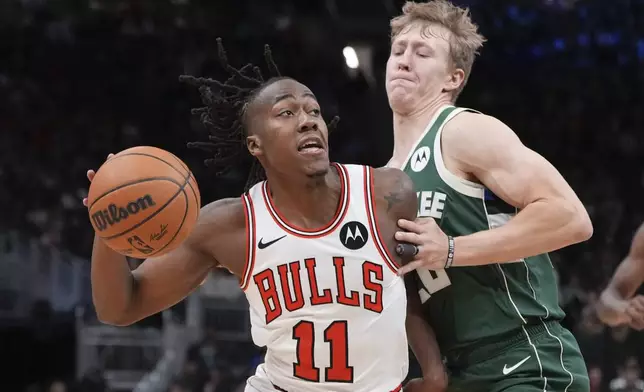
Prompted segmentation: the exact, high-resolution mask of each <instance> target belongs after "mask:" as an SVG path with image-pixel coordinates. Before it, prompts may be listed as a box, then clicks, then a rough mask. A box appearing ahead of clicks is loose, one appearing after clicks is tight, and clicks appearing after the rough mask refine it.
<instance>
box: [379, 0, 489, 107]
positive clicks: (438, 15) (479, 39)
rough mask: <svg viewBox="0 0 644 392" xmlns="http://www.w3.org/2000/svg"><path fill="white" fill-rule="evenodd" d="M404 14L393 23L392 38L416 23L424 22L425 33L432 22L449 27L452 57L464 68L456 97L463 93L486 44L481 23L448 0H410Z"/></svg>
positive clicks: (455, 63) (452, 60)
mask: <svg viewBox="0 0 644 392" xmlns="http://www.w3.org/2000/svg"><path fill="white" fill-rule="evenodd" d="M402 10H403V14H402V15H399V16H397V17H395V18H393V19H392V20H391V22H390V25H391V39H392V42H393V40H394V39H395V38H396V36H397V35H398V34H400V33H401V32H402V31H403V30H405V29H407V28H409V27H411V26H412V25H414V24H416V23H421V24H423V33H426V32H427V30H428V29H429V27H430V25H439V26H442V27H444V28H445V29H447V30H449V32H450V33H451V34H450V35H449V40H448V43H449V51H450V60H451V62H452V65H453V66H454V67H455V68H460V69H462V70H463V72H464V74H465V77H464V79H463V84H461V86H460V87H459V88H458V89H456V90H455V91H454V95H453V99H454V100H456V97H458V95H459V94H460V93H461V91H462V90H463V88H464V87H465V84H466V83H467V80H468V79H469V77H470V73H471V72H472V64H474V58H475V57H476V55H477V54H478V50H479V49H480V48H481V46H483V42H485V37H483V35H481V34H479V32H478V26H477V25H476V24H474V22H472V19H471V18H470V11H469V9H468V8H460V7H458V6H455V5H454V4H452V3H450V2H449V1H447V0H433V1H429V2H427V3H416V2H413V1H408V2H406V3H405V5H404V6H403V9H402Z"/></svg>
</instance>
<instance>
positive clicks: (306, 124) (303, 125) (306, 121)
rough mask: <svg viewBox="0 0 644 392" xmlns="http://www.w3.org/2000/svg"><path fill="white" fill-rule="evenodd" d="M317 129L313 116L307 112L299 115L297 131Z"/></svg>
mask: <svg viewBox="0 0 644 392" xmlns="http://www.w3.org/2000/svg"><path fill="white" fill-rule="evenodd" d="M317 129H318V123H317V120H316V118H315V117H313V116H311V115H309V114H308V113H303V114H302V115H301V116H300V127H299V132H300V133H304V132H307V131H314V130H317Z"/></svg>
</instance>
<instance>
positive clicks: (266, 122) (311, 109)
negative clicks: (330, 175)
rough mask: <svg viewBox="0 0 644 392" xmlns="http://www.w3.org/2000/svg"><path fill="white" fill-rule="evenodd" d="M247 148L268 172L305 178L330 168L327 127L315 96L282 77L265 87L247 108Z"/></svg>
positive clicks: (298, 84)
mask: <svg viewBox="0 0 644 392" xmlns="http://www.w3.org/2000/svg"><path fill="white" fill-rule="evenodd" d="M248 110H249V121H250V124H249V126H250V129H251V130H252V134H251V135H249V136H248V138H247V141H246V143H247V146H248V150H249V151H250V153H251V154H253V155H254V156H256V157H257V158H258V159H259V160H260V162H261V163H262V165H263V166H264V168H266V170H267V171H276V172H281V173H283V174H288V173H297V174H305V175H306V176H308V177H318V176H323V175H325V174H326V173H327V172H328V170H329V153H328V146H329V144H328V130H327V126H326V123H325V122H324V119H323V118H322V114H321V112H320V105H319V104H318V101H317V99H316V98H315V95H313V93H312V92H311V90H309V89H308V87H306V86H305V85H303V84H301V83H299V82H297V81H295V80H292V79H283V80H279V81H276V82H274V83H272V84H270V85H269V86H267V87H265V88H264V89H263V90H262V91H261V92H260V93H259V94H258V95H257V97H256V98H255V99H254V100H253V102H252V103H251V105H250V106H249V108H248Z"/></svg>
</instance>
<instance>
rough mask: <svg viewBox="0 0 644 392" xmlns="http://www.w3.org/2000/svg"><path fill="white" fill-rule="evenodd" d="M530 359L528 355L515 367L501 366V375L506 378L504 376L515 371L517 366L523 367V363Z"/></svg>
mask: <svg viewBox="0 0 644 392" xmlns="http://www.w3.org/2000/svg"><path fill="white" fill-rule="evenodd" d="M530 357H532V355H528V356H527V357H525V358H523V359H522V360H521V361H519V362H518V363H517V364H516V365H514V366H511V367H508V365H507V364H506V365H503V375H504V376H506V375H508V374H510V373H512V372H513V371H514V370H516V368H518V367H519V366H521V365H523V364H524V363H525V361H527V360H528V359H530Z"/></svg>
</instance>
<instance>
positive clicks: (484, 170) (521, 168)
mask: <svg viewBox="0 0 644 392" xmlns="http://www.w3.org/2000/svg"><path fill="white" fill-rule="evenodd" d="M461 116H463V118H461V119H459V117H461ZM452 121H453V122H454V124H451V126H450V129H449V132H444V134H443V139H442V145H443V149H444V155H445V164H446V166H447V168H448V169H453V171H454V172H455V173H456V174H459V175H460V176H461V177H464V178H466V179H468V180H473V181H478V182H480V183H482V184H483V185H485V187H487V188H488V189H490V190H491V191H492V192H493V193H494V194H495V195H497V196H498V197H500V198H501V199H503V200H504V201H505V202H507V203H509V204H511V205H512V206H514V207H517V208H523V207H525V206H527V205H528V204H530V203H532V202H535V201H538V200H539V199H543V198H545V197H552V198H561V199H565V200H570V201H578V198H577V195H576V194H575V192H574V191H573V190H572V188H571V187H570V185H568V183H567V182H566V180H565V179H564V178H563V176H562V175H561V174H560V173H559V172H558V171H557V169H556V168H555V167H554V166H553V165H552V164H550V163H549V162H548V161H547V160H546V159H545V158H544V157H542V156H541V155H539V154H538V153H536V152H535V151H533V150H531V149H529V148H528V147H526V146H525V145H524V144H523V143H521V141H520V140H519V138H518V137H517V136H516V134H515V133H514V132H513V131H512V130H511V129H510V128H509V127H507V126H506V125H505V124H503V123H502V122H500V121H498V120H497V119H494V118H492V117H489V116H484V115H477V114H471V113H463V114H461V115H460V116H457V117H456V118H455V119H454V120H452ZM468 177H469V178H468Z"/></svg>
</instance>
